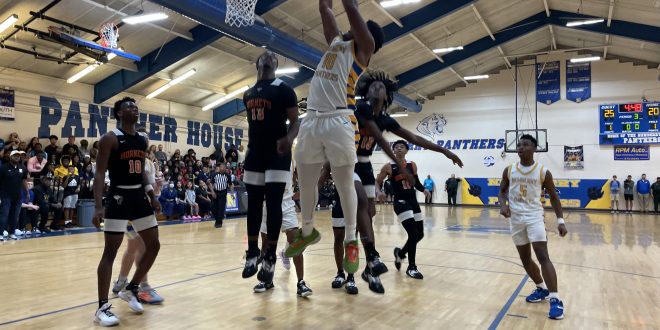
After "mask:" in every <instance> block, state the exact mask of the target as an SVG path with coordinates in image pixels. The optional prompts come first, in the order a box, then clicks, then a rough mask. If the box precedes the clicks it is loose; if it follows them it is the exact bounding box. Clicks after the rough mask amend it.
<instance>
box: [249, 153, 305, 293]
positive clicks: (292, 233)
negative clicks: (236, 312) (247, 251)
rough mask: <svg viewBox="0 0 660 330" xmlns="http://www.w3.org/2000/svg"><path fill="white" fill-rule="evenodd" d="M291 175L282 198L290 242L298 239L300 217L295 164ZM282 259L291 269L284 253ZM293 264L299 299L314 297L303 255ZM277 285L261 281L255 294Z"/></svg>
mask: <svg viewBox="0 0 660 330" xmlns="http://www.w3.org/2000/svg"><path fill="white" fill-rule="evenodd" d="M290 172H291V174H292V175H290V176H289V177H288V178H287V181H286V186H285V188H284V197H283V198H282V232H283V233H285V234H286V238H287V241H288V242H292V241H293V239H294V238H295V237H296V234H297V232H298V217H297V216H296V203H295V202H294V201H293V176H294V175H295V174H294V166H293V163H291V171H290ZM266 215H267V211H266V205H264V208H263V217H262V220H261V242H262V245H263V246H264V248H262V249H261V251H265V246H266V245H267V242H268V226H267V220H266ZM280 257H281V258H282V266H284V268H285V269H287V270H288V269H289V268H291V262H290V261H289V258H288V257H286V256H285V255H284V251H281V252H280ZM293 264H294V265H295V266H296V276H297V277H298V284H297V285H296V286H297V291H296V293H297V295H298V296H299V297H309V296H311V295H312V289H310V288H309V287H308V286H307V283H305V281H304V280H303V276H304V274H305V272H304V268H303V267H304V265H303V255H302V254H301V255H298V256H295V257H293ZM274 287H275V285H273V282H272V281H271V282H270V283H266V282H262V281H260V282H259V284H257V285H256V286H255V287H254V292H257V293H261V292H266V291H267V290H270V289H272V288H274Z"/></svg>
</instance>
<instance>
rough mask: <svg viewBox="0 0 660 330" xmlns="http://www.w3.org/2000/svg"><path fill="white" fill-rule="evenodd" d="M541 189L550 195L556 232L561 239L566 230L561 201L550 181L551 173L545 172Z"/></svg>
mask: <svg viewBox="0 0 660 330" xmlns="http://www.w3.org/2000/svg"><path fill="white" fill-rule="evenodd" d="M543 188H545V191H547V192H548V195H550V204H552V209H553V210H555V215H557V222H559V225H558V226H557V230H559V235H560V236H561V237H564V236H566V233H568V230H566V225H565V224H564V210H563V209H562V208H561V201H560V200H559V195H557V190H556V188H555V182H554V181H553V180H552V173H550V171H547V172H546V174H545V180H544V181H543Z"/></svg>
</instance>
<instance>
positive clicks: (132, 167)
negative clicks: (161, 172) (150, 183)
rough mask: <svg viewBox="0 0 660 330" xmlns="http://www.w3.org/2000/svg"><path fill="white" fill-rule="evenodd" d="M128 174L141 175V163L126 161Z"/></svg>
mask: <svg viewBox="0 0 660 330" xmlns="http://www.w3.org/2000/svg"><path fill="white" fill-rule="evenodd" d="M128 173H131V174H133V173H137V174H141V173H142V162H141V161H139V160H132V159H131V160H129V161H128Z"/></svg>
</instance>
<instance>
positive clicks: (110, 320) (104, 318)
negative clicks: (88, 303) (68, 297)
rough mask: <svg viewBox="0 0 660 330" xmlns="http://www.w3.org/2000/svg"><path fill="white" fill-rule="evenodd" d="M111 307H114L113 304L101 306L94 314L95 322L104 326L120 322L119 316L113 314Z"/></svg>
mask: <svg viewBox="0 0 660 330" xmlns="http://www.w3.org/2000/svg"><path fill="white" fill-rule="evenodd" d="M110 308H112V305H110V304H109V303H105V304H103V306H101V308H99V309H97V310H96V314H94V322H96V323H98V324H99V325H100V326H102V327H112V326H115V325H117V324H119V318H118V317H117V316H116V315H115V314H112V312H111V311H110Z"/></svg>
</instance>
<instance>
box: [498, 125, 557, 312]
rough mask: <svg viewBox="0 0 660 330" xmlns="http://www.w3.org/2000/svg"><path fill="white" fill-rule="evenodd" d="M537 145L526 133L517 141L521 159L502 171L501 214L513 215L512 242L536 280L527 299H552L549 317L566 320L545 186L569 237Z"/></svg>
mask: <svg viewBox="0 0 660 330" xmlns="http://www.w3.org/2000/svg"><path fill="white" fill-rule="evenodd" d="M537 146H538V143H537V142H536V139H535V138H534V137H532V136H531V135H527V134H525V135H523V136H521V137H520V139H519V140H518V145H517V148H518V156H519V157H520V161H519V162H517V163H515V164H513V165H509V166H508V167H507V168H506V169H505V170H504V173H503V174H502V182H501V184H500V193H499V195H498V199H499V203H500V205H501V209H500V213H501V214H502V215H503V216H505V217H507V218H510V220H509V221H510V225H511V236H512V237H513V243H514V244H515V245H516V248H517V249H518V254H519V255H520V260H521V261H522V264H523V266H524V267H525V271H526V272H527V275H529V277H531V278H532V280H533V281H534V283H536V289H535V290H534V292H532V294H530V295H529V296H527V298H526V301H527V302H530V303H536V302H541V301H544V300H546V299H550V312H549V313H548V317H549V318H551V319H563V318H564V303H563V302H562V301H561V299H559V295H558V293H557V273H556V271H555V266H554V265H553V264H552V262H551V261H550V256H549V255H548V242H547V241H548V238H547V236H546V233H545V224H544V220H543V205H542V204H541V200H540V198H539V196H540V195H541V192H542V191H543V189H545V190H546V192H547V193H548V194H549V195H550V203H551V204H552V208H553V209H554V211H555V214H556V215H557V222H558V223H559V225H558V227H557V229H558V230H559V235H561V236H562V237H563V236H566V233H567V232H568V231H567V230H566V225H564V219H563V217H564V215H563V211H562V208H561V202H560V200H559V196H558V195H557V191H556V190H555V184H554V182H553V181H552V174H550V171H548V170H546V169H545V168H544V167H543V165H541V164H539V163H538V162H535V161H534V152H535V151H536V148H537ZM507 201H508V204H507ZM530 242H531V246H530ZM532 248H534V253H535V254H536V258H537V259H538V260H539V263H540V264H541V271H539V267H538V266H536V263H534V261H533V260H532Z"/></svg>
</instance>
